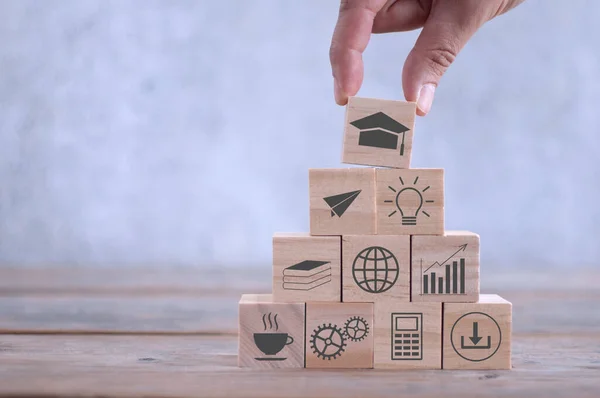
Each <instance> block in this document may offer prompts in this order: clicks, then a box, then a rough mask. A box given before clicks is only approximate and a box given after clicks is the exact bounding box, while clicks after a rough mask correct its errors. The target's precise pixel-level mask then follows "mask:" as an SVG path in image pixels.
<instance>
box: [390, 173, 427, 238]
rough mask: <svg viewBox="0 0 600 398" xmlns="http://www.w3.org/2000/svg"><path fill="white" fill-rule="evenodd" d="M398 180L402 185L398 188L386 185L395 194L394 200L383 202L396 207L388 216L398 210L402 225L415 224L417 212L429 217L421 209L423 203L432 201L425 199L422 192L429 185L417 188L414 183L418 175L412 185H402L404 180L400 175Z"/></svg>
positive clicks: (425, 190)
mask: <svg viewBox="0 0 600 398" xmlns="http://www.w3.org/2000/svg"><path fill="white" fill-rule="evenodd" d="M398 179H399V180H400V184H402V185H403V187H402V188H401V189H399V190H397V189H395V188H394V187H392V186H391V185H390V186H388V188H389V189H390V191H392V192H394V193H395V194H396V199H395V200H384V201H383V202H384V203H394V204H395V205H396V209H395V210H394V211H392V212H391V213H390V214H388V217H391V216H393V215H394V214H396V213H398V212H400V215H401V216H402V225H407V226H415V225H417V217H418V216H419V214H423V215H425V216H427V217H431V216H430V215H429V213H427V212H426V211H425V210H423V205H424V204H427V203H433V202H434V201H433V200H427V199H424V198H423V194H424V193H425V192H427V190H428V189H429V188H431V186H429V185H428V186H426V187H425V188H423V189H421V190H419V189H418V188H417V187H416V185H417V182H418V181H419V177H418V176H417V177H416V178H415V180H414V181H413V183H412V185H413V186H404V185H405V184H404V180H402V177H398Z"/></svg>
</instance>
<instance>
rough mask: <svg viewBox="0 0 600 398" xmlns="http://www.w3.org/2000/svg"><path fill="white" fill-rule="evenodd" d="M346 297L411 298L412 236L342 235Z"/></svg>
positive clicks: (375, 299)
mask: <svg viewBox="0 0 600 398" xmlns="http://www.w3.org/2000/svg"><path fill="white" fill-rule="evenodd" d="M342 253H343V254H342V270H343V271H342V278H343V279H342V288H343V292H342V301H343V302H348V303H351V302H354V303H361V302H362V303H380V302H386V301H394V302H402V301H406V302H408V301H410V236H399V235H345V236H343V237H342Z"/></svg>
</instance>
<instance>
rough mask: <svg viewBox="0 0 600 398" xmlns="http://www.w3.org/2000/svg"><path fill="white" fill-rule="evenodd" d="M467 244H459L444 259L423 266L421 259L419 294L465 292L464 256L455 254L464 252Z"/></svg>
mask: <svg viewBox="0 0 600 398" xmlns="http://www.w3.org/2000/svg"><path fill="white" fill-rule="evenodd" d="M466 248H467V245H466V244H464V245H461V246H459V247H458V250H457V251H456V252H454V253H453V254H452V255H451V256H450V257H448V258H447V259H446V260H444V261H442V262H439V261H436V262H434V263H433V264H430V265H428V266H426V267H425V266H424V264H423V259H421V276H422V283H421V295H433V294H466V293H465V266H466V264H465V263H466V259H465V257H461V256H460V255H459V256H457V254H459V253H460V252H463V253H464V252H465V250H466ZM461 254H462V253H461Z"/></svg>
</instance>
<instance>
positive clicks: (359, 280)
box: [352, 246, 400, 294]
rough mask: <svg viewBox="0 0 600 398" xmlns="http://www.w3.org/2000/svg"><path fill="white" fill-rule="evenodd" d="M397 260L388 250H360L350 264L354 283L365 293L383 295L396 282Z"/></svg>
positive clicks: (398, 269)
mask: <svg viewBox="0 0 600 398" xmlns="http://www.w3.org/2000/svg"><path fill="white" fill-rule="evenodd" d="M399 273H400V268H399V265H398V260H397V259H396V257H395V256H394V254H393V253H392V252H391V251H389V250H388V249H386V248H384V247H381V246H371V247H367V248H366V249H364V250H362V251H361V252H360V253H358V255H357V256H356V257H355V258H354V262H353V263H352V276H353V278H354V282H355V283H356V284H357V285H358V287H360V288H361V289H362V290H364V291H365V292H367V293H374V294H377V293H383V292H386V291H388V290H390V289H391V288H392V286H394V284H395V283H396V281H397V280H398V274H399Z"/></svg>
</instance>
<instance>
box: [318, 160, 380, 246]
mask: <svg viewBox="0 0 600 398" xmlns="http://www.w3.org/2000/svg"><path fill="white" fill-rule="evenodd" d="M309 192H310V193H309V194H310V233H311V234H312V235H345V234H375V233H376V230H375V169H371V168H346V169H310V170H309Z"/></svg>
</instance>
